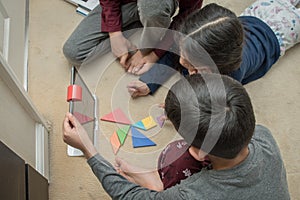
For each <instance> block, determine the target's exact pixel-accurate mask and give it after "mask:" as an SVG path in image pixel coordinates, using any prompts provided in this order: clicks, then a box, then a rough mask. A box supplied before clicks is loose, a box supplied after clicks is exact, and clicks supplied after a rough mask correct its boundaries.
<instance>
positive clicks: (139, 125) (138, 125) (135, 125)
mask: <svg viewBox="0 0 300 200" xmlns="http://www.w3.org/2000/svg"><path fill="white" fill-rule="evenodd" d="M132 126H133V127H136V128H139V129H142V130H146V128H145V126H144V124H143V122H142V121H138V122H137V123H135V124H132Z"/></svg>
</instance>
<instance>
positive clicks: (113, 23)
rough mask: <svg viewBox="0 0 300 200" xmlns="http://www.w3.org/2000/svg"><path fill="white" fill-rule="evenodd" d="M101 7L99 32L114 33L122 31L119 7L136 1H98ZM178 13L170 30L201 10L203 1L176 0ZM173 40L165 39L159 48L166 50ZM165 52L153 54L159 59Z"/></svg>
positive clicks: (158, 51) (159, 51) (156, 51)
mask: <svg viewBox="0 0 300 200" xmlns="http://www.w3.org/2000/svg"><path fill="white" fill-rule="evenodd" d="M99 1H100V5H101V7H102V21H101V30H102V31H103V32H116V31H121V30H122V19H121V16H122V14H121V5H124V4H127V3H129V2H137V0H99ZM178 2H179V13H178V15H177V16H176V17H174V18H173V22H172V24H171V28H172V29H174V28H175V25H176V22H178V21H180V19H182V18H184V17H185V16H186V15H188V14H189V13H191V12H193V11H194V10H196V9H199V8H201V6H202V2H203V0H178ZM172 42H173V40H172V39H170V38H168V37H165V38H164V39H163V42H161V43H160V46H161V47H163V48H164V49H166V47H170V46H171V44H172ZM164 52H165V51H163V50H159V49H156V50H155V54H156V55H157V56H158V57H161V56H162V55H163V54H164Z"/></svg>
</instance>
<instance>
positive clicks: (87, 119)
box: [73, 112, 94, 124]
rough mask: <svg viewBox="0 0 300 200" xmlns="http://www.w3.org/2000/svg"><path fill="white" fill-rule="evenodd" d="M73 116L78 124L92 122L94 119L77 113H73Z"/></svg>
mask: <svg viewBox="0 0 300 200" xmlns="http://www.w3.org/2000/svg"><path fill="white" fill-rule="evenodd" d="M73 115H74V116H75V117H76V119H77V120H78V121H79V123H80V124H85V123H88V122H90V121H93V120H94V118H91V117H89V116H86V115H84V114H81V113H79V112H74V113H73Z"/></svg>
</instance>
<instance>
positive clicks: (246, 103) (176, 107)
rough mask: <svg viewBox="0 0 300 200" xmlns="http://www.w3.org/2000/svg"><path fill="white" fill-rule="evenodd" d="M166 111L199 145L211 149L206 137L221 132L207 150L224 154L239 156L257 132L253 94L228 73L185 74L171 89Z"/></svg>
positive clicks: (192, 142)
mask: <svg viewBox="0 0 300 200" xmlns="http://www.w3.org/2000/svg"><path fill="white" fill-rule="evenodd" d="M165 111H166V114H167V117H168V118H169V119H170V121H171V122H172V124H173V125H174V127H175V129H176V130H177V131H178V133H179V134H180V135H181V136H182V137H183V138H184V139H185V140H186V142H188V143H189V144H190V145H192V146H194V147H196V148H199V149H202V150H203V151H205V152H207V151H206V150H205V149H203V146H202V145H203V142H204V140H205V139H208V140H209V139H210V137H215V136H217V139H216V143H213V145H212V147H211V148H210V149H209V152H207V153H209V154H211V155H215V156H218V157H222V158H227V159H232V158H235V157H236V156H237V155H238V153H239V152H240V151H241V150H242V149H243V148H244V147H245V146H246V145H248V144H249V142H250V139H251V138H252V135H253V133H254V128H255V117H254V113H253V108H252V104H251V101H250V98H249V96H248V94H247V92H246V90H245V88H244V87H243V86H242V85H241V84H240V83H239V82H237V81H235V80H233V79H232V78H230V77H228V76H225V75H219V74H195V75H192V76H189V77H186V78H182V79H181V80H179V81H178V82H176V83H175V84H174V85H173V86H172V87H171V89H170V90H169V92H168V94H167V97H166V99H165ZM208 131H210V132H208ZM218 132H219V135H218ZM206 135H208V138H205V137H206Z"/></svg>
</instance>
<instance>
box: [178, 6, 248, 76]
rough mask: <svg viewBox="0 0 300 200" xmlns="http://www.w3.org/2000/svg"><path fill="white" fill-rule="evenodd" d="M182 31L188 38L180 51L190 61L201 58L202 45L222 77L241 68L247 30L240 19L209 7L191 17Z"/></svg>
mask: <svg viewBox="0 0 300 200" xmlns="http://www.w3.org/2000/svg"><path fill="white" fill-rule="evenodd" d="M178 31H179V32H181V33H182V34H183V35H185V36H186V37H183V39H182V40H181V41H180V48H181V51H182V52H183V53H185V55H186V57H187V59H188V60H195V59H196V58H199V55H198V54H197V52H199V51H201V50H199V47H197V46H199V45H200V46H201V47H202V48H204V49H205V50H206V51H207V53H208V54H209V55H210V57H211V58H212V60H213V61H214V62H215V64H216V65H217V67H218V70H219V72H220V73H221V74H230V73H231V72H233V71H234V70H236V69H238V68H239V67H240V64H241V61H242V48H243V40H244V30H243V26H242V24H241V22H240V20H239V19H238V17H237V16H236V15H235V14H234V13H233V12H232V11H230V10H229V9H227V8H224V7H222V6H219V5H217V4H215V3H212V4H208V5H206V6H205V7H203V8H202V9H199V10H196V11H194V12H193V13H191V14H190V15H188V16H187V17H186V18H185V20H184V21H182V23H181V25H180V26H179V28H178ZM195 42H196V43H197V44H195ZM195 67H197V66H195Z"/></svg>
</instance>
